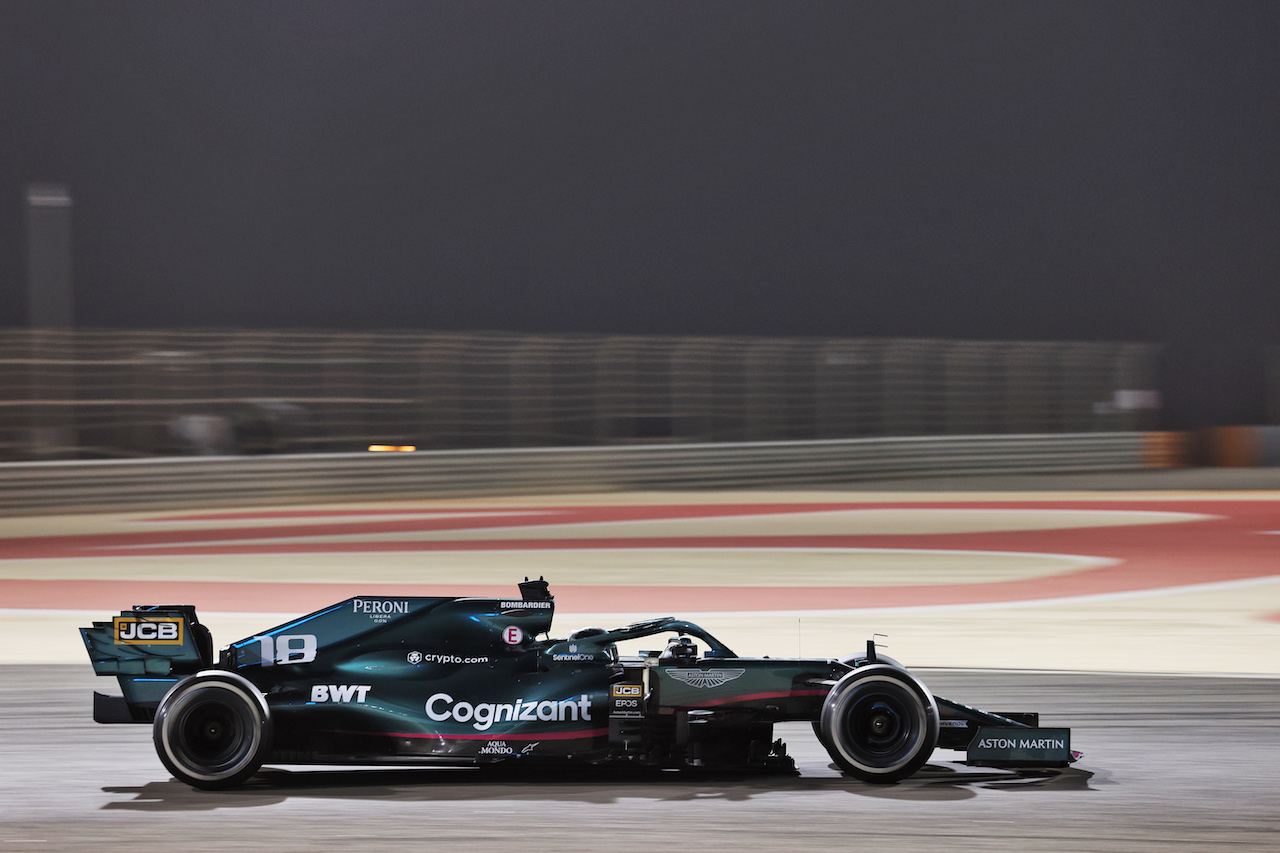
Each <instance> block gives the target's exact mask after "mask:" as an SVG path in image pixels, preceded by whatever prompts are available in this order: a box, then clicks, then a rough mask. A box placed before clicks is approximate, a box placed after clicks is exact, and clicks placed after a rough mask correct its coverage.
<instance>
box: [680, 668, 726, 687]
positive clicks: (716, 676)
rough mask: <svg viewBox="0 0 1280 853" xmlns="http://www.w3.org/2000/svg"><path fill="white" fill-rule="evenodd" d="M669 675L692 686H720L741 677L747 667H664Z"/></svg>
mask: <svg viewBox="0 0 1280 853" xmlns="http://www.w3.org/2000/svg"><path fill="white" fill-rule="evenodd" d="M663 671H664V672H665V673H666V674H667V675H669V676H671V677H672V678H674V679H675V680H676V681H682V682H684V683H685V684H687V685H689V686H690V687H720V686H721V685H723V684H728V683H729V682H730V681H733V680H734V679H735V678H740V677H741V676H742V674H743V673H744V672H746V670H745V669H664V670H663Z"/></svg>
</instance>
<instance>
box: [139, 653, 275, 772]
mask: <svg viewBox="0 0 1280 853" xmlns="http://www.w3.org/2000/svg"><path fill="white" fill-rule="evenodd" d="M152 739H153V740H154V741H155V745H156V753H157V754H158V755H159V756H160V761H161V762H162V763H163V764H164V766H165V767H166V768H167V769H168V770H169V772H170V773H172V774H173V775H174V776H175V777H176V778H177V779H178V780H179V781H182V782H186V783H187V784H188V785H191V786H193V787H196V788H204V789H206V790H215V789H218V788H230V787H232V786H234V785H239V784H240V783H241V782H243V781H244V780H246V779H248V778H249V777H250V776H252V775H253V774H254V773H256V772H258V768H259V767H261V766H262V762H263V760H264V759H265V758H266V756H267V753H268V751H269V750H270V749H271V714H270V712H269V711H268V710H267V706H266V705H265V703H264V702H263V701H262V697H261V696H260V695H258V693H257V691H256V689H255V688H254V687H253V685H252V684H250V683H249V682H248V681H247V680H245V679H243V678H239V677H237V676H233V675H216V674H210V675H196V676H193V677H191V678H188V679H187V680H186V681H181V682H179V683H178V684H177V685H175V686H174V688H173V689H172V690H170V691H169V693H168V695H166V696H165V697H164V699H163V700H162V701H161V702H160V707H159V708H158V709H157V711H156V719H155V723H154V725H153V726H152Z"/></svg>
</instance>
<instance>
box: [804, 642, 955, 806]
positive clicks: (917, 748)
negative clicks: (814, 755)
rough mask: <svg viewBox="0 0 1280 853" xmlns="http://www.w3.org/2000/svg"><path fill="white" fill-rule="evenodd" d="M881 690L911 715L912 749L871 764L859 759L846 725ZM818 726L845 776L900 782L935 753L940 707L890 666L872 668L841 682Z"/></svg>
mask: <svg viewBox="0 0 1280 853" xmlns="http://www.w3.org/2000/svg"><path fill="white" fill-rule="evenodd" d="M877 691H879V692H883V693H884V694H887V695H889V696H892V697H894V698H896V699H899V700H904V701H903V703H902V704H903V705H904V709H905V710H906V711H907V713H908V714H909V716H910V720H909V723H910V726H909V729H908V735H909V744H910V748H909V749H906V751H905V752H903V754H902V755H901V756H900V757H898V758H897V759H896V760H894V761H892V762H890V763H888V764H885V765H880V764H874V763H870V762H869V761H867V760H866V759H865V757H864V756H862V755H859V753H858V749H857V748H856V747H855V746H854V745H852V744H851V743H850V742H849V740H848V737H847V729H846V722H845V720H846V718H847V716H848V715H849V713H850V712H851V710H852V707H853V705H854V703H855V702H858V701H860V700H861V699H864V698H866V697H867V696H868V695H869V694H872V693H876V692H877ZM819 726H820V728H821V731H822V735H823V736H822V738H821V741H822V744H823V746H825V747H826V748H827V751H828V753H829V754H830V755H831V758H832V760H834V761H835V762H836V764H838V765H839V766H840V768H841V769H842V770H844V771H845V772H846V773H848V774H850V775H852V776H855V777H857V778H859V779H862V780H864V781H868V782H880V783H888V782H897V781H899V780H901V779H905V778H906V777H908V776H910V775H911V774H913V773H915V772H916V771H917V770H919V769H920V768H921V767H923V766H924V764H925V762H926V761H928V760H929V757H930V756H931V755H932V754H933V750H934V747H935V746H936V745H937V743H938V706H937V703H936V702H935V701H934V698H933V694H932V693H930V692H929V691H928V689H926V688H925V686H924V685H923V684H921V683H920V681H919V679H917V678H916V677H915V676H914V675H912V674H911V673H909V672H907V671H906V670H903V669H899V668H897V667H894V666H890V665H888V664H872V665H871V666H866V667H861V668H859V669H856V670H854V671H853V672H850V673H848V674H847V675H845V676H844V677H843V678H841V679H840V680H839V681H838V682H836V684H835V686H833V687H832V688H831V691H830V692H829V693H828V694H827V698H826V701H825V702H824V703H823V706H822V717H821V719H820V721H819Z"/></svg>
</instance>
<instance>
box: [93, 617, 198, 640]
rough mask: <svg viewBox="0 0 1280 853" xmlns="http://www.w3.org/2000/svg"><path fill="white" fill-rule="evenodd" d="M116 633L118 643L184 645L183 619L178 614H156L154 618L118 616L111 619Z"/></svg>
mask: <svg viewBox="0 0 1280 853" xmlns="http://www.w3.org/2000/svg"><path fill="white" fill-rule="evenodd" d="M111 621H112V623H113V625H114V627H115V633H116V640H115V642H116V645H117V646H125V645H139V644H146V645H151V646H180V645H182V619H181V618H180V617H176V616H156V617H155V618H153V619H145V618H139V617H137V616H116V617H115V618H114V619H112V620H111Z"/></svg>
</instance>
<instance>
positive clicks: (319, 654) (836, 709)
mask: <svg viewBox="0 0 1280 853" xmlns="http://www.w3.org/2000/svg"><path fill="white" fill-rule="evenodd" d="M520 592H521V595H520V597H519V598H513V599H510V600H506V599H492V598H425V597H424V598H417V597H380V596H370V597H358V598H350V599H347V600H346V601H341V602H338V603H337V604H334V605H332V606H330V607H326V608H324V609H323V610H319V611H317V612H315V613H311V614H309V615H307V616H303V617H301V618H299V619H295V620H294V621H292V622H288V623H286V624H284V625H280V626H278V627H275V628H271V629H269V630H266V631H263V632H262V633H260V634H257V635H255V636H252V637H249V638H247V639H244V640H240V641H239V642H235V643H232V644H231V645H229V646H226V647H225V648H223V649H222V650H221V653H220V655H219V656H218V659H217V661H216V662H215V661H214V658H213V643H212V639H211V637H210V634H209V630H208V629H207V628H206V627H205V626H204V625H202V624H201V623H200V622H199V620H198V619H197V617H196V612H195V608H194V607H191V606H189V605H178V606H161V605H145V606H136V607H134V608H133V609H131V610H127V611H124V612H122V613H121V614H120V615H119V616H116V617H114V618H112V619H111V620H110V621H105V622H96V623H94V625H93V627H91V628H81V629H80V633H81V635H82V636H83V638H84V643H85V647H86V649H87V650H88V652H89V657H90V659H91V660H92V661H93V667H94V670H95V672H97V674H99V675H114V676H116V678H117V679H118V680H119V683H120V687H121V689H122V691H123V694H124V695H123V696H105V695H103V694H100V693H95V694H94V719H95V720H97V721H98V722H101V723H147V724H150V725H152V726H153V731H154V740H155V746H156V751H157V752H158V753H159V756H160V760H161V761H162V762H163V763H164V765H165V767H167V768H168V769H169V770H170V771H171V772H172V773H173V775H174V776H176V777H177V778H178V779H180V780H182V781H183V782H186V783H188V784H191V785H194V786H196V787H198V788H224V787H228V786H232V785H236V784H239V783H240V782H243V781H244V780H245V779H247V778H249V777H250V776H252V775H253V774H254V772H256V771H257V770H258V768H259V767H260V766H262V765H263V764H264V763H268V764H351V765H369V764H398V765H404V764H410V765H440V764H443V765H479V764H488V763H494V762H514V761H519V762H526V763H530V764H533V763H557V762H559V763H563V762H578V763H588V764H605V763H627V764H634V765H642V766H651V767H658V768H683V767H710V768H717V769H742V770H749V769H782V770H792V771H794V763H793V762H792V760H791V759H790V758H789V757H788V756H787V754H786V747H785V745H784V744H783V743H782V741H780V740H775V739H774V737H773V724H774V723H777V722H782V721H787V720H810V721H812V722H813V728H814V732H815V733H816V735H817V737H818V739H819V740H820V741H821V742H822V744H823V746H825V747H826V749H827V751H828V752H829V753H830V754H831V758H832V760H834V761H835V763H836V764H837V765H839V767H840V768H841V769H842V770H843V771H844V772H845V773H847V774H849V775H851V776H854V777H856V778H858V779H861V780H864V781H867V782H879V783H888V782H895V781H898V780H900V779H903V778H905V777H907V776H910V775H911V774H912V773H914V772H915V771H916V770H918V769H919V768H920V767H921V766H923V765H924V763H925V762H926V761H927V760H928V759H929V756H930V755H931V754H932V752H933V750H934V748H935V747H944V748H951V749H963V750H967V759H968V761H969V762H971V763H974V764H982V765H989V766H1001V767H1049V766H1065V765H1066V764H1067V763H1069V762H1070V761H1072V760H1074V758H1075V756H1076V754H1075V753H1073V752H1072V751H1071V735H1070V730H1069V729H1065V728H1040V727H1039V721H1038V717H1037V715H1036V714H1030V713H1016V714H1015V713H1003V714H993V713H988V712H985V711H980V710H978V709H976V708H970V707H967V706H965V705H961V704H959V703H956V702H951V701H949V700H947V699H943V698H941V697H938V696H934V695H933V694H932V693H930V692H929V690H928V689H927V688H926V687H925V686H924V685H923V684H922V683H921V682H920V680H919V679H918V678H916V676H914V675H912V674H911V673H910V672H908V671H907V670H906V669H905V668H903V667H902V666H900V665H899V664H897V663H896V662H895V661H893V660H892V659H890V658H887V657H884V656H881V655H877V653H876V650H875V646H874V644H873V643H871V642H868V643H867V647H866V650H865V652H863V653H861V654H859V655H857V656H854V657H849V658H846V659H844V660H835V659H813V660H808V659H792V658H744V657H739V656H738V655H736V654H734V653H733V652H732V651H731V650H730V649H729V647H728V646H726V645H725V644H724V643H722V642H720V640H718V639H716V638H715V637H713V636H711V634H709V633H707V632H706V631H704V630H703V629H702V628H699V627H698V626H697V625H694V624H692V623H690V622H685V621H682V620H679V619H675V618H671V617H665V618H661V619H651V620H647V621H644V622H637V623H635V624H632V625H626V626H624V627H621V628H614V629H611V630H604V629H601V628H584V629H582V630H579V631H575V632H574V633H572V634H570V635H569V636H568V637H566V638H563V639H556V638H552V637H551V636H550V631H551V621H552V615H553V613H554V610H555V601H554V598H553V596H552V595H551V594H550V592H549V589H548V585H547V583H546V582H545V581H542V580H537V581H527V580H526V581H525V582H524V583H521V584H520ZM647 637H655V638H658V639H657V640H655V642H654V645H655V646H657V647H658V648H656V649H655V650H653V651H642V652H640V653H639V654H638V655H634V656H626V655H620V654H619V652H618V648H617V644H618V643H621V642H623V641H628V640H637V639H642V638H647ZM698 642H701V643H704V644H705V645H706V649H705V651H703V652H702V653H701V654H699V651H698V645H697V644H698Z"/></svg>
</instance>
